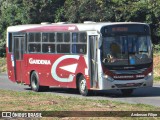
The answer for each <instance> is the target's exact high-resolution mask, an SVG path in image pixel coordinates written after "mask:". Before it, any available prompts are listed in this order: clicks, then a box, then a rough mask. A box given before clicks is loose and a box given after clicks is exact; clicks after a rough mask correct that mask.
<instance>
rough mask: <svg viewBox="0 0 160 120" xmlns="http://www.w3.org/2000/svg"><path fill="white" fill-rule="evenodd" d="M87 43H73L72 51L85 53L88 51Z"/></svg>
mask: <svg viewBox="0 0 160 120" xmlns="http://www.w3.org/2000/svg"><path fill="white" fill-rule="evenodd" d="M86 46H87V45H86V44H73V45H72V52H73V51H74V52H73V53H78V54H85V53H86V49H87V47H86Z"/></svg>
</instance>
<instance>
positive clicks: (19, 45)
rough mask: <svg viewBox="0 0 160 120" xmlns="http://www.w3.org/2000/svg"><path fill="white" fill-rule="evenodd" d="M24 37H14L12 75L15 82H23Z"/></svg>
mask: <svg viewBox="0 0 160 120" xmlns="http://www.w3.org/2000/svg"><path fill="white" fill-rule="evenodd" d="M24 44H25V38H24V36H23V37H22V36H14V47H13V49H14V50H13V51H14V52H13V55H14V75H15V80H16V82H18V83H19V82H23V80H22V77H23V70H24V69H23V66H24V64H23V54H24Z"/></svg>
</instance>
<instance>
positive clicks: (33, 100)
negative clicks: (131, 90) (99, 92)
mask: <svg viewBox="0 0 160 120" xmlns="http://www.w3.org/2000/svg"><path fill="white" fill-rule="evenodd" d="M0 98H1V99H0V111H160V107H153V106H150V105H144V104H127V103H121V102H112V101H108V100H90V99H87V98H75V97H67V96H57V95H54V94H43V93H35V92H32V91H29V92H17V91H10V90H0ZM113 117H114V116H113ZM96 119H97V118H96ZM114 119H120V118H114ZM123 119H124V118H123ZM126 119H130V118H126Z"/></svg>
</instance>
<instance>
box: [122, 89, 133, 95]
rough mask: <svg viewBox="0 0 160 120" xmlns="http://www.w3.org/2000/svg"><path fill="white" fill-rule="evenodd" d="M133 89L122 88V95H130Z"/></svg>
mask: <svg viewBox="0 0 160 120" xmlns="http://www.w3.org/2000/svg"><path fill="white" fill-rule="evenodd" d="M133 91H134V89H122V90H121V92H122V94H123V95H124V96H130V95H131V94H132V93H133Z"/></svg>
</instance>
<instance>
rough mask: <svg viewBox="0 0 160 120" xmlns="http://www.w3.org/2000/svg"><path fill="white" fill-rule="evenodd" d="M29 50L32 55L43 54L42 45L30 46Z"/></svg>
mask: <svg viewBox="0 0 160 120" xmlns="http://www.w3.org/2000/svg"><path fill="white" fill-rule="evenodd" d="M28 49H29V52H30V53H37V52H41V44H29V46H28Z"/></svg>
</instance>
